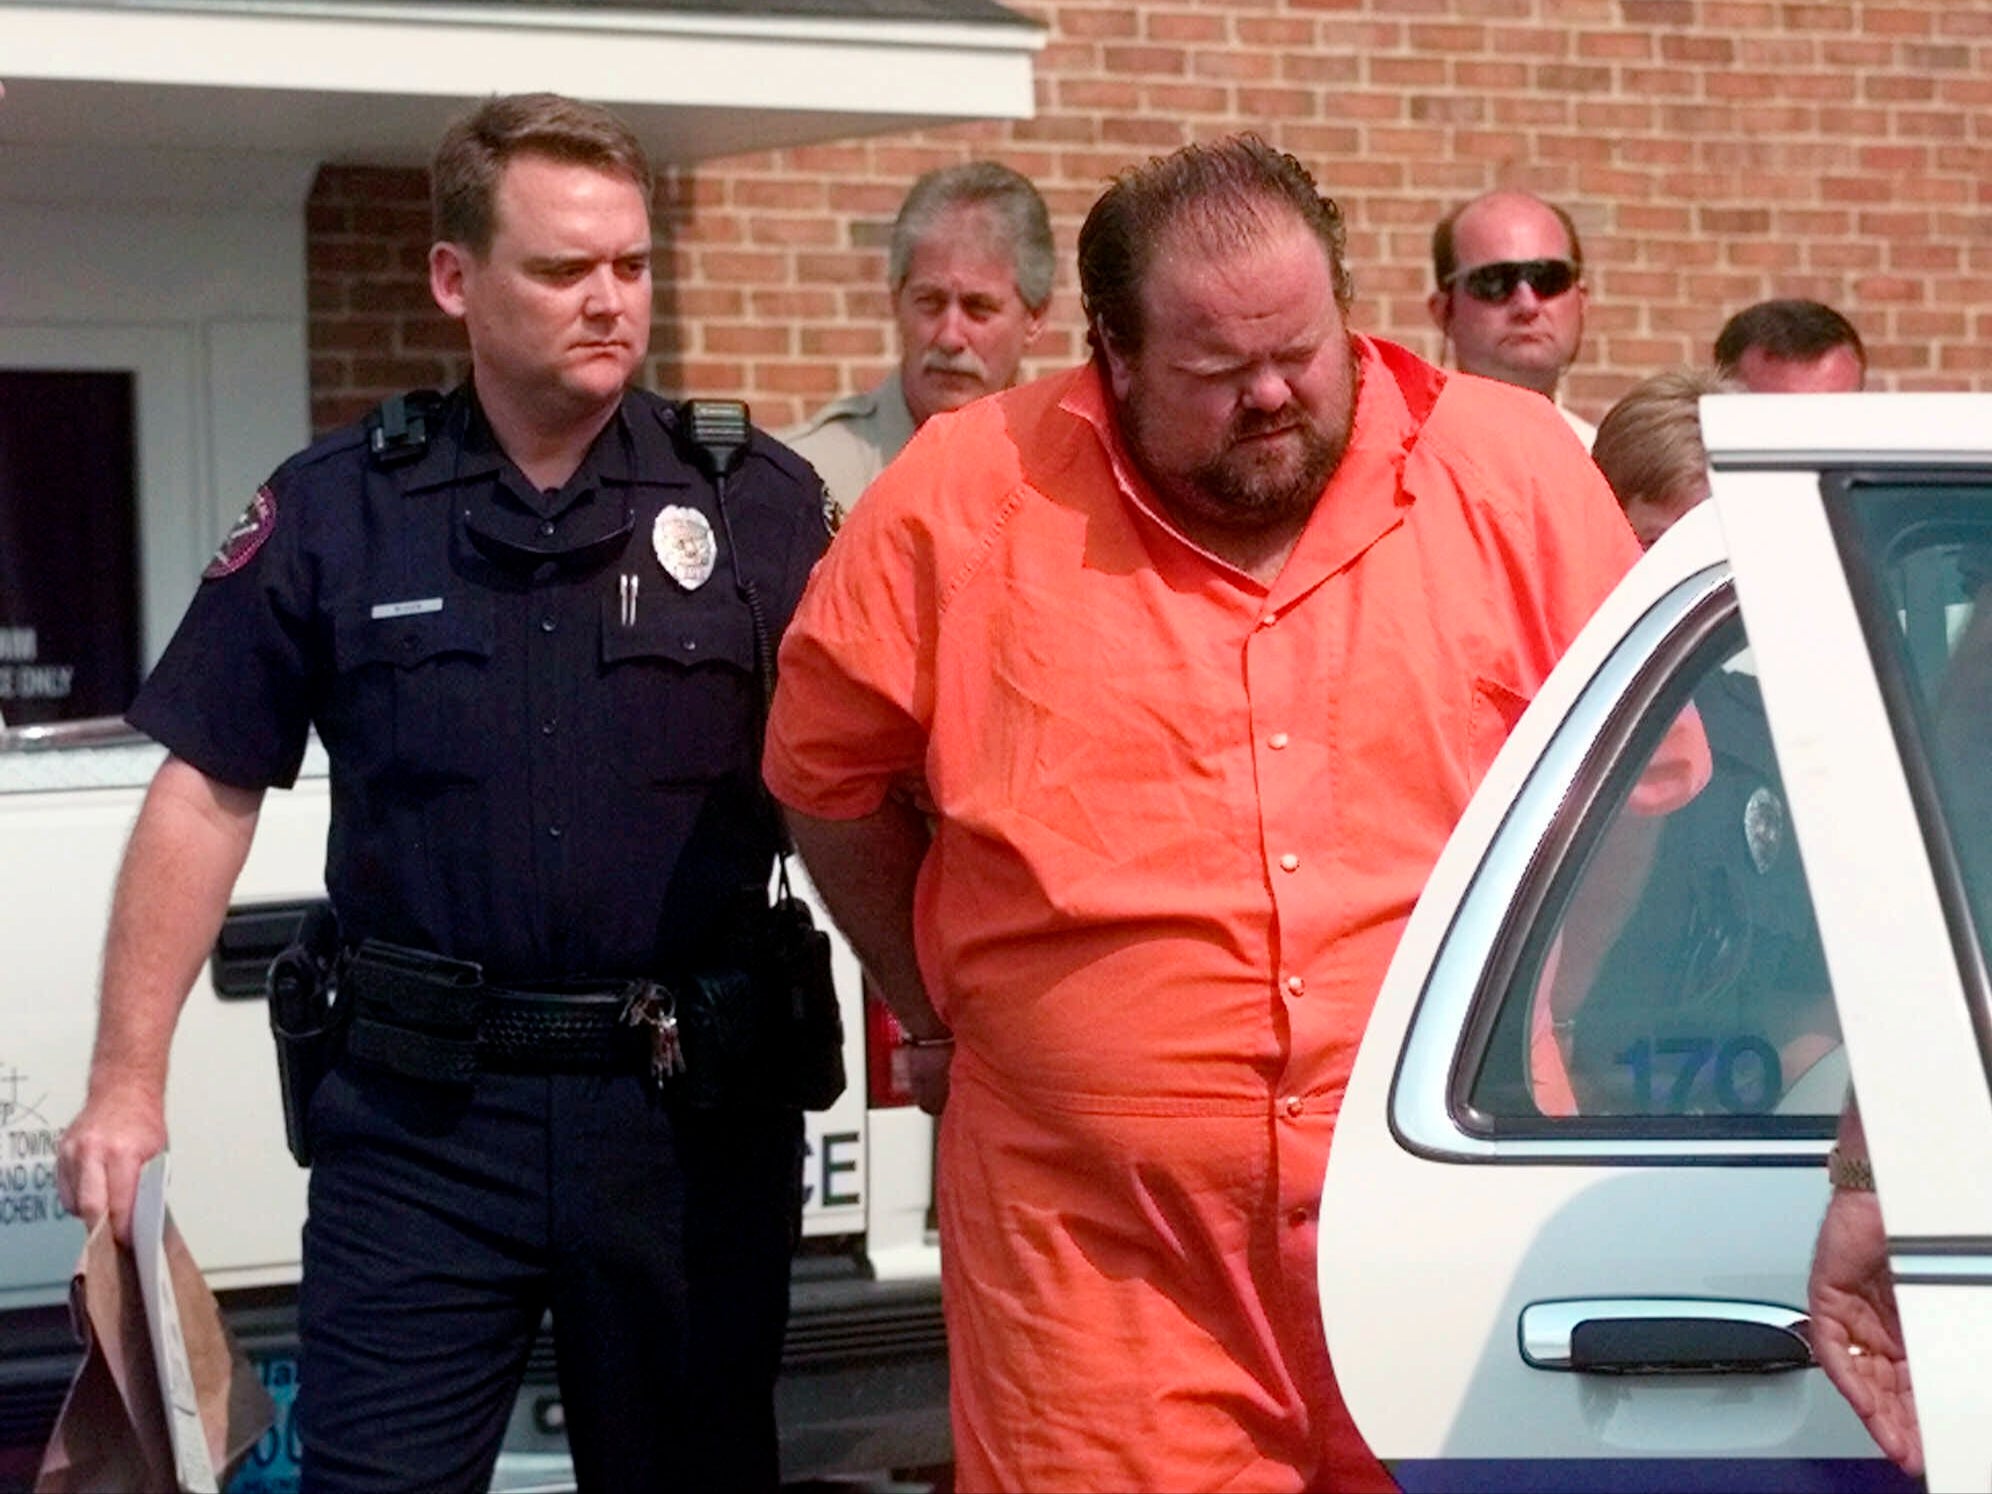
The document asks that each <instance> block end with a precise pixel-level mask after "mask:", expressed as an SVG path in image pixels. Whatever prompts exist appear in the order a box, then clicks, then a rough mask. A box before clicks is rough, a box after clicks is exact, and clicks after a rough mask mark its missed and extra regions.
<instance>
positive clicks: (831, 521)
mask: <svg viewBox="0 0 1992 1494" xmlns="http://www.w3.org/2000/svg"><path fill="white" fill-rule="evenodd" d="M822 488H823V527H824V529H825V530H827V531H828V532H829V535H830V538H832V539H835V538H836V537H837V531H838V530H840V529H842V528H843V527H844V505H843V504H841V503H839V502H838V501H837V500H836V499H835V498H832V497H831V496H830V484H829V483H827V482H826V483H823V484H822Z"/></svg>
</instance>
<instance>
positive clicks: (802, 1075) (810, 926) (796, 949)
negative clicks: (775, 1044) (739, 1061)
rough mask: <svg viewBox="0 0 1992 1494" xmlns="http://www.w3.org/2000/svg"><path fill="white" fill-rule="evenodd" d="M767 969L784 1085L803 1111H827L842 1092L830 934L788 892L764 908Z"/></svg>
mask: <svg viewBox="0 0 1992 1494" xmlns="http://www.w3.org/2000/svg"><path fill="white" fill-rule="evenodd" d="M769 920H770V924H771V929H770V937H769V940H768V945H767V949H768V971H767V974H766V976H765V977H764V979H765V980H766V981H767V983H768V986H769V988H770V991H769V994H770V995H771V997H772V998H773V1002H774V1004H775V1006H776V1007H777V1008H778V1010H779V1009H781V1008H786V1010H785V1011H782V1012H781V1015H782V1016H783V1017H785V1018H786V1020H785V1021H783V1022H782V1029H783V1033H784V1041H783V1043H782V1044H781V1050H780V1057H779V1061H780V1064H781V1072H782V1083H783V1088H784V1089H785V1090H786V1092H787V1096H788V1101H789V1103H790V1104H792V1105H798V1106H800V1107H801V1108H802V1109H804V1110H828V1109H829V1108H830V1107H831V1106H832V1105H834V1104H835V1103H836V1102H837V1097H838V1096H839V1095H841V1094H843V1092H844V1084H845V1078H844V1017H843V1012H842V1011H841V1010H840V1009H839V1007H838V1005H837V986H836V982H835V981H834V980H832V978H831V975H830V936H829V935H828V934H826V933H824V932H823V930H821V929H819V928H818V927H817V926H816V920H815V919H814V918H813V917H811V916H810V912H809V905H808V904H807V903H805V902H804V901H803V900H802V899H801V898H799V897H796V896H795V895H794V894H792V893H784V894H783V896H781V897H780V898H777V899H776V901H775V906H774V907H773V908H772V909H771V910H770V911H769Z"/></svg>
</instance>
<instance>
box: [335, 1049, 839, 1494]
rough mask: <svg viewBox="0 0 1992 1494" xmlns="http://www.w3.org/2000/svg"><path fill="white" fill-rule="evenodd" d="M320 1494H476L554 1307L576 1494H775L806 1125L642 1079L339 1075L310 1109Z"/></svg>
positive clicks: (790, 1116) (355, 1068)
mask: <svg viewBox="0 0 1992 1494" xmlns="http://www.w3.org/2000/svg"><path fill="white" fill-rule="evenodd" d="M311 1137H312V1145H313V1148H314V1154H315V1155H314V1158H313V1167H312V1174H311V1207H310V1213H309V1217H308V1219H307V1222H306V1224H305V1230H304V1282H303V1286H302V1289H301V1294H300V1302H299V1332H300V1336H301V1338H302V1363H301V1366H300V1371H299V1387H298V1407H297V1415H298V1420H299V1425H300V1428H301V1430H302V1433H303V1446H304V1487H305V1489H306V1490H307V1491H323V1494H333V1491H359V1490H425V1491H427V1490H457V1489H460V1490H483V1489H485V1488H486V1487H488V1485H489V1482H490V1478H491V1471H492V1465H493V1462H494V1460H495V1459H496V1457H497V1454H498V1449H499V1444H500V1442H501V1440H502V1439H503V1436H504V1432H505V1425H506V1420H507V1418H508V1416H509V1414H510V1412H511V1409H512V1405H513V1401H514V1398H515V1395H516V1392H517V1390H518V1386H519V1382H520V1378H521V1375H522V1372H523V1370H524V1368H525V1364H526V1358H527V1354H528V1352H529V1351H530V1349H531V1346H532V1342H533V1338H534V1335H535V1333H536V1332H537V1330H538V1328H539V1326H540V1321H541V1316H542V1314H543V1312H544V1311H545V1309H547V1308H548V1307H551V1308H552V1310H553V1328H554V1343H555V1350H556V1353H557V1356H558V1360H559V1369H560V1392H561V1401H562V1406H563V1409H564V1411H565V1413H566V1419H567V1432H568V1438H569V1442H570V1444H571V1446H572V1449H573V1454H574V1465H575V1471H576V1474H577V1475H578V1478H579V1481H580V1484H581V1487H582V1488H583V1489H584V1490H615V1491H634V1490H652V1489H658V1490H669V1489H683V1490H715V1489H761V1488H771V1487H773V1486H774V1484H775V1483H776V1482H777V1463H776V1445H775V1420H774V1398H773V1387H774V1380H775V1374H776V1372H777V1370H778V1369H779V1367H780V1363H781V1343H782V1331H783V1327H784V1325H785V1323H786V1320H787V1315H788V1280H789V1258H790V1255H791V1252H792V1251H793V1249H794V1243H795V1235H796V1229H797V1221H798V1210H799V1207H800V1187H801V1161H800V1151H801V1122H800V1119H799V1117H798V1116H797V1115H796V1114H795V1113H794V1112H781V1111H776V1112H766V1113H764V1112H749V1113H738V1114H736V1113H732V1112H728V1113H726V1114H723V1115H718V1114H714V1113H711V1112H695V1113H685V1112H680V1111H676V1110H674V1108H673V1107H671V1106H668V1105H666V1104H665V1103H663V1102H662V1101H661V1100H660V1099H659V1098H658V1096H657V1095H656V1094H655V1092H654V1091H653V1090H652V1089H651V1087H650V1086H649V1084H648V1083H647V1082H646V1081H644V1080H642V1079H640V1078H639V1077H637V1076H634V1075H630V1076H590V1075H551V1076H549V1075H511V1074H483V1075H480V1076H479V1077H478V1079H477V1081H476V1085H475V1087H474V1090H473V1091H471V1092H470V1093H468V1094H465V1093H464V1092H458V1093H457V1094H456V1095H455V1096H454V1097H452V1094H451V1092H450V1091H449V1090H447V1089H438V1088H436V1087H433V1086H426V1085H419V1084H414V1083H410V1082H408V1081H405V1080H402V1079H398V1078H394V1077H392V1076H389V1075H385V1074H381V1073H377V1072H375V1071H373V1070H370V1069H368V1068H366V1067H365V1066H363V1065H359V1064H356V1063H353V1062H352V1061H350V1060H349V1061H348V1062H347V1063H345V1064H344V1065H342V1066H341V1067H340V1068H339V1069H337V1070H335V1071H334V1072H333V1073H332V1074H331V1075H329V1076H328V1077H327V1079H326V1080H325V1082H324V1083H323V1084H322V1085H321V1086H320V1087H319V1091H318V1093H317V1095H316V1096H315V1097H314V1099H313V1102H312V1110H311Z"/></svg>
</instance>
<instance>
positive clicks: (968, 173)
mask: <svg viewBox="0 0 1992 1494" xmlns="http://www.w3.org/2000/svg"><path fill="white" fill-rule="evenodd" d="M957 208H985V209H987V210H988V211H989V212H990V213H991V214H992V215H993V216H994V217H995V219H996V222H997V225H998V227H999V228H1000V230H1001V232H1002V239H1003V242H1004V243H1005V244H1006V245H1008V246H1009V250H1010V261H1011V264H1012V265H1013V266H1014V267H1015V270H1016V277H1017V294H1018V295H1019V296H1020V297H1021V298H1022V299H1023V303H1024V305H1026V306H1028V307H1029V308H1030V309H1031V310H1032V311H1034V312H1039V311H1043V310H1044V309H1045V307H1046V306H1048V305H1049V304H1050V303H1051V279H1052V275H1053V273H1054V272H1055V271H1056V269H1057V266H1058V251H1057V249H1056V247H1055V246H1054V245H1053V243H1052V239H1051V214H1050V213H1049V212H1048V211H1047V210H1046V209H1045V205H1044V199H1043V198H1042V197H1040V196H1038V189H1037V188H1036V187H1034V186H1032V185H1031V183H1030V178H1028V177H1026V176H1024V175H1023V174H1022V173H1020V172H1016V171H1012V170H1011V169H1010V168H1009V167H1008V166H1005V165H1002V164H1001V163H1000V162H997V161H970V162H968V163H967V164H966V165H962V166H943V167H941V168H940V169H938V170H936V171H929V172H928V173H926V175H924V176H922V177H921V178H920V179H919V180H918V181H916V182H914V183H913V186H912V188H911V190H909V191H908V192H907V194H906V200H905V201H904V202H902V203H900V204H899V216H898V217H897V218H895V219H893V222H892V241H891V244H890V245H889V247H888V248H887V250H886V276H885V279H886V286H887V288H889V289H890V290H891V291H892V293H893V294H894V295H895V296H896V295H898V294H899V290H900V287H902V286H903V285H905V284H906V277H907V276H908V275H909V274H911V273H912V267H913V251H914V250H915V249H916V248H918V247H919V245H920V243H921V241H922V240H923V239H925V238H926V237H927V235H928V234H930V233H932V232H933V231H934V228H935V226H936V225H937V224H939V222H940V220H941V219H942V218H943V217H945V216H946V215H947V214H949V213H951V212H953V211H955V210H956V209H957Z"/></svg>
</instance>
